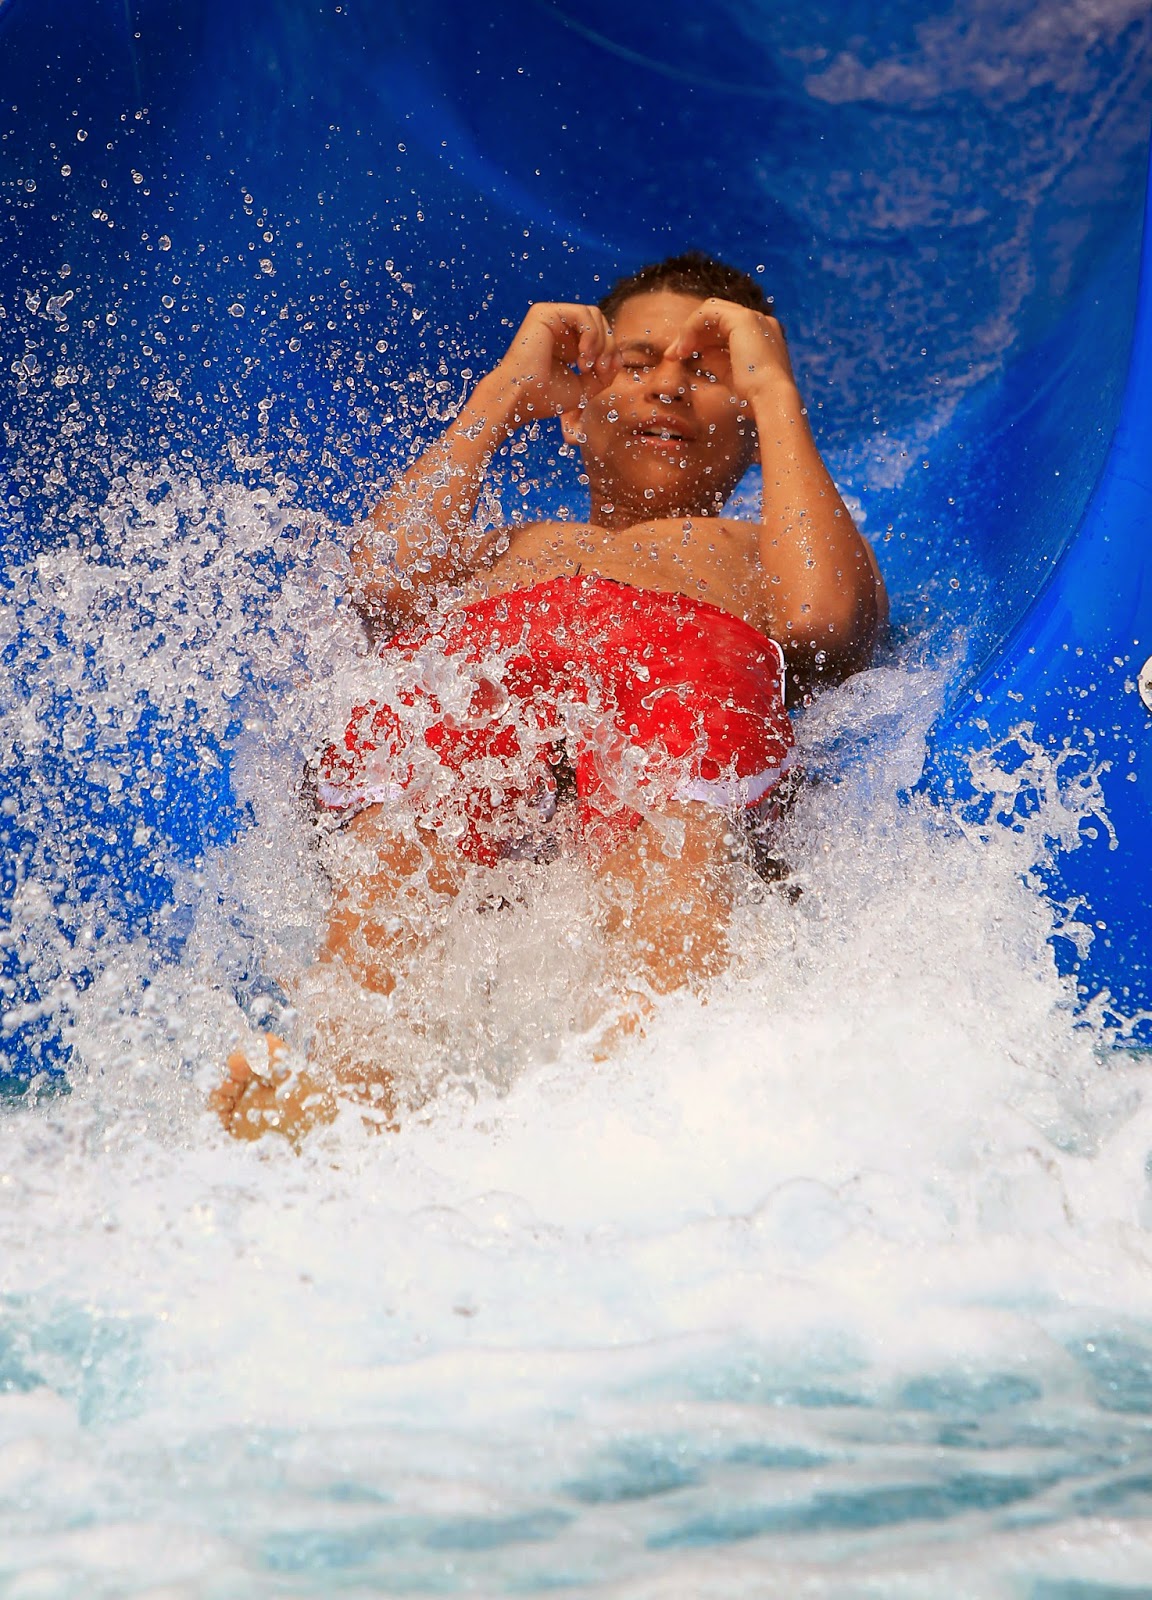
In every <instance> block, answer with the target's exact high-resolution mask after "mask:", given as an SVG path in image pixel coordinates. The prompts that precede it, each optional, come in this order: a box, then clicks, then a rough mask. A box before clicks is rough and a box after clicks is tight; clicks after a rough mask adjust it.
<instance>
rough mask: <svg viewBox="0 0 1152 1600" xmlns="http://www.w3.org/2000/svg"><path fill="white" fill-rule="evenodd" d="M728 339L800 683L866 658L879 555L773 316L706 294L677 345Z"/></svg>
mask: <svg viewBox="0 0 1152 1600" xmlns="http://www.w3.org/2000/svg"><path fill="white" fill-rule="evenodd" d="M693 341H695V343H696V345H697V346H698V347H699V346H700V345H703V344H706V343H711V344H713V345H715V344H722V345H724V346H726V347H727V353H728V357H729V360H730V362H731V366H732V387H733V390H734V392H735V393H736V395H737V396H738V397H739V399H740V400H741V401H742V402H743V403H744V404H745V405H746V406H747V408H748V411H749V412H750V414H751V417H752V420H753V421H754V423H755V425H756V436H757V442H758V449H759V455H760V464H761V469H762V472H763V479H764V488H763V497H762V500H761V508H760V565H761V569H762V571H763V575H764V604H765V613H766V617H767V621H768V625H769V631H770V632H771V633H772V635H773V637H774V638H776V639H778V640H779V642H780V644H781V645H782V646H783V648H784V651H785V654H786V656H787V658H788V665H789V668H790V672H791V675H792V681H793V684H794V686H795V688H796V689H797V690H798V691H799V692H800V693H805V692H807V691H809V690H811V689H814V688H817V687H819V686H820V685H821V684H822V683H829V682H838V681H839V680H840V679H841V678H844V677H847V676H848V675H849V673H852V672H856V671H859V669H860V668H861V667H864V666H867V664H868V662H869V660H870V659H871V656H872V652H873V650H874V649H875V646H876V641H877V638H878V635H879V632H880V629H881V627H882V626H883V623H884V621H885V619H886V616H887V597H886V595H885V592H884V584H883V580H882V579H881V577H880V571H879V568H878V566H877V565H876V558H875V556H874V555H873V553H872V549H871V547H870V545H869V544H868V542H867V540H866V539H864V538H863V537H862V536H861V534H860V533H859V532H858V531H857V529H856V526H855V524H854V523H853V521H852V518H851V517H850V515H849V514H848V509H847V507H846V506H845V504H844V502H843V500H842V499H841V497H840V493H839V491H838V490H837V488H836V485H835V484H834V483H833V481H832V477H831V475H830V473H829V471H828V468H827V467H826V466H825V465H824V462H823V460H822V459H821V456H820V452H819V450H817V448H816V442H815V440H814V439H813V437H812V431H811V429H810V428H809V426H808V417H807V412H806V409H805V406H804V403H803V401H802V399H801V397H800V392H799V390H798V389H797V387H796V380H795V378H794V377H793V374H792V366H791V362H790V361H789V359H788V347H787V345H786V344H785V342H784V332H783V329H782V328H781V327H780V324H779V323H778V322H777V321H776V319H775V318H774V317H769V316H763V315H761V313H759V312H757V311H752V310H749V309H747V308H746V307H744V306H736V305H733V304H732V303H731V302H730V301H727V300H706V301H705V302H704V303H703V305H702V306H701V307H700V309H699V310H698V311H697V312H696V313H695V314H694V315H693V316H692V317H691V318H690V319H689V320H688V322H687V323H686V324H685V326H684V328H683V329H682V330H681V332H680V334H679V336H678V338H677V340H676V341H675V343H674V344H673V345H672V346H671V347H670V349H669V354H676V355H683V354H686V353H687V352H688V351H689V350H690V349H691V348H692V346H693Z"/></svg>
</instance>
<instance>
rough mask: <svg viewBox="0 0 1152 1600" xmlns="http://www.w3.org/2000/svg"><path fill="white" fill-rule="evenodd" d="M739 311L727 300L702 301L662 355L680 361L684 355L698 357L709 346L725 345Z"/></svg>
mask: <svg viewBox="0 0 1152 1600" xmlns="http://www.w3.org/2000/svg"><path fill="white" fill-rule="evenodd" d="M739 310H740V308H739V307H738V306H734V305H731V304H730V303H729V302H728V301H727V300H705V301H704V302H703V304H702V305H699V306H697V307H696V310H695V311H694V312H693V313H692V315H691V316H690V317H688V318H687V320H686V321H685V322H684V324H683V325H682V327H681V328H680V331H679V332H678V333H677V335H676V337H675V338H674V339H673V340H672V343H671V344H670V345H669V346H668V348H667V350H666V351H665V352H664V353H665V355H666V356H668V357H669V358H670V359H671V360H673V361H682V360H683V359H684V357H685V356H691V355H699V354H700V352H701V351H702V350H706V349H707V348H708V347H709V346H713V345H721V346H724V345H727V343H728V335H729V333H730V331H731V328H732V320H733V313H734V312H736V313H738V312H739Z"/></svg>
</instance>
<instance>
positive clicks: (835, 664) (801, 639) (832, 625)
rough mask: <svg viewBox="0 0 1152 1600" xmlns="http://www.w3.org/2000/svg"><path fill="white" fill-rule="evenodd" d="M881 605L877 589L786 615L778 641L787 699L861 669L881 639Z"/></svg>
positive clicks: (827, 685)
mask: <svg viewBox="0 0 1152 1600" xmlns="http://www.w3.org/2000/svg"><path fill="white" fill-rule="evenodd" d="M880 630H881V608H880V603H879V596H878V595H877V592H876V590H875V588H874V587H873V588H872V589H871V590H870V591H866V592H864V593H862V594H860V595H846V596H837V597H836V599H835V601H834V602H832V603H829V604H826V605H823V606H821V607H820V608H819V611H817V610H816V608H815V607H813V608H811V609H810V610H808V611H807V612H803V613H800V614H797V615H795V616H792V617H790V618H787V619H786V620H785V622H784V627H783V628H782V630H781V636H780V645H781V647H782V648H783V651H784V655H785V659H786V661H787V663H788V691H789V692H788V699H789V701H790V702H791V703H795V702H796V701H799V700H802V699H807V698H810V697H811V696H812V695H814V694H817V693H819V692H820V691H821V690H822V689H830V688H833V687H834V686H835V685H836V684H838V683H843V681H844V680H845V678H850V677H851V676H852V675H853V673H856V672H863V671H864V670H865V668H867V667H869V666H870V665H871V664H872V660H873V657H874V655H875V653H876V647H877V645H878V643H879V638H880Z"/></svg>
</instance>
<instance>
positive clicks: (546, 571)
mask: <svg viewBox="0 0 1152 1600" xmlns="http://www.w3.org/2000/svg"><path fill="white" fill-rule="evenodd" d="M758 532H759V529H758V527H757V525H756V524H755V523H753V522H736V521H731V520H729V519H727V518H722V517H668V518H662V519H659V520H656V521H653V522H639V523H637V524H636V525H635V526H634V527H631V528H625V529H623V530H617V531H615V532H613V531H610V530H609V529H607V528H600V527H596V526H595V525H593V524H591V523H585V522H533V523H529V524H528V525H527V526H525V527H520V528H512V529H510V530H508V544H507V548H505V549H503V550H501V551H499V553H498V554H497V555H496V557H495V559H494V560H493V561H491V562H490V563H489V564H488V565H487V566H485V567H483V568H481V569H480V570H478V571H475V572H472V573H470V574H469V575H468V577H467V578H466V579H465V580H464V582H463V584H462V585H461V588H460V590H459V591H458V600H457V603H458V604H460V605H470V604H471V603H472V602H473V601H476V600H482V599H484V598H486V597H487V596H489V595H494V594H503V593H505V592H506V591H507V590H509V589H528V588H531V587H532V585H533V584H537V583H544V582H546V581H547V580H548V579H549V578H561V577H575V576H577V575H578V574H588V573H595V574H596V575H597V576H599V577H602V578H614V579H616V580H617V582H619V583H630V584H632V585H633V586H634V587H636V588H638V589H659V590H663V591H664V592H665V593H670V594H684V595H688V596H690V597H691V598H692V599H695V600H705V601H707V602H708V603H709V604H710V605H714V606H718V607H719V608H720V609H721V610H722V611H729V612H731V613H732V614H733V615H734V616H737V617H742V618H743V619H744V620H745V622H749V623H751V625H752V626H753V627H754V628H759V629H760V631H761V632H762V633H769V632H770V631H771V627H770V616H769V606H768V596H767V594H766V593H765V580H764V574H763V569H762V568H761V566H760V559H759V552H758V538H757V536H758Z"/></svg>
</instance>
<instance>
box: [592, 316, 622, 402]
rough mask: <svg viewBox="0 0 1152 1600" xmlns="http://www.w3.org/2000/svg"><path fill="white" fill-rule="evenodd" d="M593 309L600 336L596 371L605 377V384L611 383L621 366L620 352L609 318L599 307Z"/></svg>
mask: <svg viewBox="0 0 1152 1600" xmlns="http://www.w3.org/2000/svg"><path fill="white" fill-rule="evenodd" d="M591 309H592V313H593V317H594V320H595V323H596V327H597V329H598V332H599V336H600V339H599V347H598V350H597V354H596V371H597V372H598V373H599V374H600V375H601V376H602V377H603V379H604V381H605V383H610V382H611V381H612V379H613V378H614V377H615V375H616V372H617V371H618V369H619V366H620V352H619V351H618V350H617V348H616V340H615V338H614V337H613V334H612V329H611V328H610V327H609V325H608V318H607V317H606V316H605V315H604V313H603V312H602V311H601V310H600V308H599V306H593V307H592V308H591Z"/></svg>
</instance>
